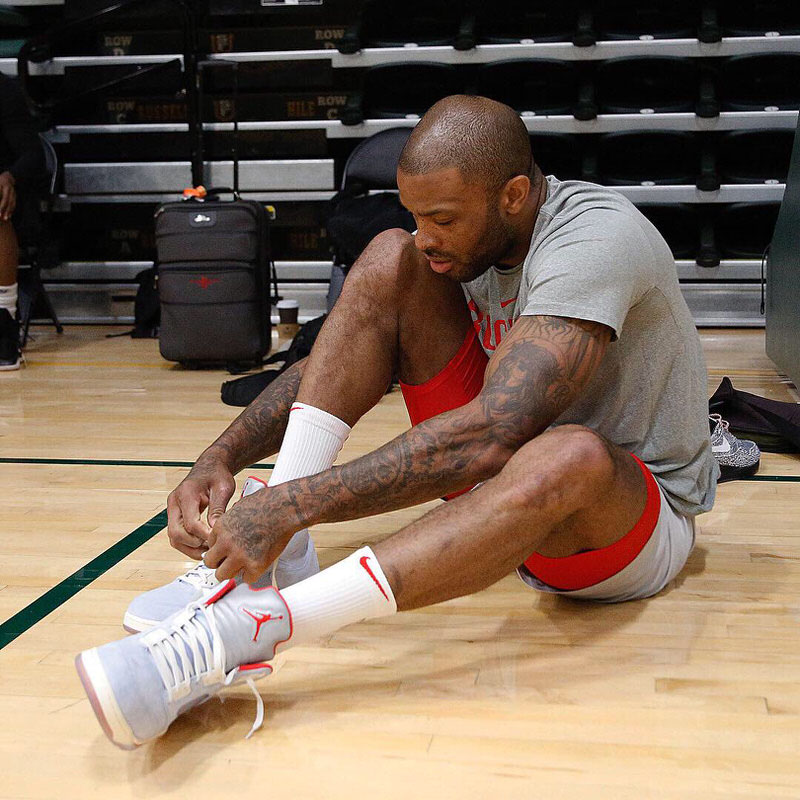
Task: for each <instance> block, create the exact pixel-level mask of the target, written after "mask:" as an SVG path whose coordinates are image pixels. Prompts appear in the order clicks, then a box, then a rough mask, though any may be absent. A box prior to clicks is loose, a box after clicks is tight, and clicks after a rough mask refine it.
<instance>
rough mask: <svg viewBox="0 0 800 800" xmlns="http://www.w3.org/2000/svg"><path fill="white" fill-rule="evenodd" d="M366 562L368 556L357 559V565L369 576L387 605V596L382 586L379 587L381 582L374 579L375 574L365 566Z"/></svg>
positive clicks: (367, 565)
mask: <svg viewBox="0 0 800 800" xmlns="http://www.w3.org/2000/svg"><path fill="white" fill-rule="evenodd" d="M367 561H369V556H361V558H359V559H358V563H359V564H361V566H362V567H364V569H365V570H366V571H367V573H368V574H369V576H370V578H372V580H374V581H375V585H376V586H377V587H378V588H379V589H380V590H381V594H382V595H383V596H384V597H385V598H386V602H387V603H388V602H389V595H388V594H386V592H385V590H384V588H383V586H381V582H380V581H379V580H378V579H377V578H376V577H375V573H374V572H373V571H372V570H371V569H370V567H369V564H367Z"/></svg>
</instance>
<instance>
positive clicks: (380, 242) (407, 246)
mask: <svg viewBox="0 0 800 800" xmlns="http://www.w3.org/2000/svg"><path fill="white" fill-rule="evenodd" d="M415 249H416V248H415V247H414V237H413V236H412V235H411V234H410V233H409V232H408V231H405V230H403V229H402V228H389V229H388V230H385V231H381V233H379V234H378V235H377V236H376V237H375V238H374V239H372V240H371V241H370V243H369V244H368V245H367V246H366V247H365V248H364V252H362V253H361V255H360V256H359V257H358V259H357V260H356V263H355V264H353V266H352V267H351V269H350V271H349V273H348V281H350V282H351V283H354V282H355V281H353V280H352V279H353V278H356V280H358V281H359V282H370V283H375V284H380V285H386V284H387V283H388V284H394V283H397V281H398V279H399V278H400V276H401V275H402V274H403V271H404V270H403V268H404V267H405V265H406V264H407V263H408V262H409V261H410V260H412V259H413V258H414V251H415Z"/></svg>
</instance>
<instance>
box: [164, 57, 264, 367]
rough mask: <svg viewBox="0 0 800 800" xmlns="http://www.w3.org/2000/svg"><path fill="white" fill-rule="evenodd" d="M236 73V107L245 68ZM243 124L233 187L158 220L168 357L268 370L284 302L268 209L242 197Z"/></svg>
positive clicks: (202, 195)
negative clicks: (274, 306)
mask: <svg viewBox="0 0 800 800" xmlns="http://www.w3.org/2000/svg"><path fill="white" fill-rule="evenodd" d="M199 66H200V67H201V68H202V67H204V66H207V64H206V63H201V64H200V65H199ZM229 67H230V68H231V71H232V74H233V79H234V85H233V101H234V107H235V104H236V101H237V100H238V69H237V67H238V65H237V63H236V62H230V64H229ZM236 120H237V116H236V113H235V112H234V136H233V153H232V155H233V189H209V190H207V191H205V190H202V189H200V188H198V189H194V190H191V189H190V190H187V191H186V192H184V199H183V200H182V201H179V202H176V203H165V204H164V205H162V206H161V207H160V208H159V209H158V210H157V211H156V215H155V237H156V257H157V260H158V292H159V297H160V304H161V325H160V329H159V347H160V350H161V355H162V356H163V357H164V358H165V359H167V360H168V361H178V362H180V363H181V364H184V365H186V366H194V367H200V366H216V365H224V366H227V367H228V368H230V369H231V371H234V370H236V369H241V368H242V367H246V366H252V365H254V364H260V363H261V361H262V360H263V358H264V356H265V355H266V354H267V353H268V352H269V349H270V343H271V324H270V306H271V300H277V299H279V298H277V288H278V287H277V280H276V278H275V274H274V268H273V269H272V282H273V288H274V290H275V295H276V297H275V298H271V297H270V268H271V267H272V259H271V257H270V253H269V230H268V225H269V215H268V213H267V211H266V209H265V208H264V206H263V205H261V204H260V203H257V202H256V201H254V200H242V199H241V198H240V197H239V192H238V190H239V154H238V124H237V122H236ZM199 141H200V143H202V137H200V139H199ZM199 149H200V163H201V164H202V146H200V148H199ZM223 194H231V195H232V196H233V199H231V200H223V199H222V198H221V196H220V195H223Z"/></svg>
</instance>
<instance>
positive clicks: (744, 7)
mask: <svg viewBox="0 0 800 800" xmlns="http://www.w3.org/2000/svg"><path fill="white" fill-rule="evenodd" d="M719 14H720V23H721V25H722V30H723V33H724V35H725V36H763V35H764V34H765V33H769V32H775V33H779V34H781V35H782V36H797V35H798V34H800V5H799V4H798V3H792V2H787V0H747V2H743V0H726V2H724V3H720V10H719Z"/></svg>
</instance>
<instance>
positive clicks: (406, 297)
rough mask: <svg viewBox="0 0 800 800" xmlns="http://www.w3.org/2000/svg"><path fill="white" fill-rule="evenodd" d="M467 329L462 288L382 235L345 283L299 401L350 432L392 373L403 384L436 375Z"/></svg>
mask: <svg viewBox="0 0 800 800" xmlns="http://www.w3.org/2000/svg"><path fill="white" fill-rule="evenodd" d="M470 325H471V320H470V316H469V310H468V309H467V305H466V301H465V299H464V293H463V290H462V288H461V285H460V284H458V283H456V282H455V281H452V280H451V279H449V278H445V277H444V276H442V275H438V274H436V273H435V272H434V271H433V270H432V269H431V268H430V265H429V264H428V262H427V260H426V259H425V257H424V256H423V255H422V254H421V253H420V252H419V251H418V250H417V249H416V248H415V247H414V240H413V238H412V237H411V236H410V235H409V234H408V233H406V232H405V231H400V230H390V231H385V232H384V233H382V234H380V235H379V236H377V237H376V238H375V239H373V241H372V242H371V243H370V245H369V246H368V247H367V249H366V250H365V251H364V253H363V254H362V255H361V257H360V258H359V259H358V261H357V262H356V263H355V265H354V266H353V267H352V269H351V271H350V274H349V275H348V276H347V280H346V281H345V284H344V288H343V289H342V294H341V297H340V298H339V300H338V301H337V303H336V305H335V306H334V309H333V311H332V312H331V314H330V317H329V318H328V320H327V321H326V323H325V326H324V327H323V329H322V331H321V332H320V335H319V337H318V338H317V341H316V342H315V344H314V349H313V351H312V352H311V355H310V356H309V358H308V363H307V364H306V368H305V372H304V374H303V380H302V382H301V384H300V389H299V391H298V394H297V399H298V401H300V402H302V403H308V404H309V405H312V406H315V407H317V408H321V409H323V410H325V411H327V412H329V413H330V414H334V415H335V416H337V417H339V418H340V419H342V420H344V421H345V422H346V423H347V424H348V425H351V426H352V425H354V424H355V422H356V421H357V420H358V419H359V418H360V417H361V416H362V415H363V414H364V413H365V412H367V411H368V410H369V409H370V408H372V406H374V405H375V404H376V403H377V402H378V401H379V400H380V399H381V397H382V396H383V394H384V392H385V391H386V387H387V386H388V385H389V381H390V380H391V379H392V375H393V373H394V374H397V376H398V377H399V378H400V379H401V380H402V381H403V382H405V383H409V384H419V383H424V382H425V381H427V380H429V379H430V378H432V377H433V376H434V375H436V374H437V373H439V372H440V371H441V370H442V369H443V368H444V367H445V366H446V365H447V364H448V362H449V361H450V360H451V359H452V358H453V356H454V355H455V354H456V353H457V352H458V349H459V347H460V346H461V344H462V343H463V341H464V337H465V336H466V334H467V331H468V330H469V328H470Z"/></svg>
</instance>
